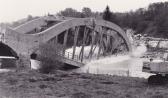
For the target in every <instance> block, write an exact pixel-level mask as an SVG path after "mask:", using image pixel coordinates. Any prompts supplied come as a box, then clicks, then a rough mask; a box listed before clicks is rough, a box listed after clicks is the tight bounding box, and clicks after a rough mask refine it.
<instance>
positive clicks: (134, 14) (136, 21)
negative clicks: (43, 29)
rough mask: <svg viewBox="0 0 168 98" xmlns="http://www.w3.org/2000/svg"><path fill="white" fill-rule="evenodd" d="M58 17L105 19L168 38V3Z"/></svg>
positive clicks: (70, 12)
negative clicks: (129, 9) (131, 9)
mask: <svg viewBox="0 0 168 98" xmlns="http://www.w3.org/2000/svg"><path fill="white" fill-rule="evenodd" d="M57 15H58V16H65V17H75V18H86V17H94V18H99V19H104V20H107V21H110V22H113V23H115V24H117V25H119V26H121V27H122V28H123V29H125V30H126V29H130V28H131V29H133V30H135V32H136V33H139V34H145V35H148V36H153V37H162V38H168V2H158V3H152V4H150V5H149V6H148V7H147V8H139V9H137V10H135V11H129V12H124V13H119V12H115V13H114V12H112V11H111V10H110V7H109V6H107V7H106V8H105V10H104V11H103V12H93V11H92V10H91V9H90V8H88V7H84V8H83V9H82V11H81V12H80V11H77V10H75V9H73V8H66V9H64V10H62V11H60V12H58V13H57ZM34 18H37V17H32V16H31V15H29V16H28V17H27V21H30V20H32V19H34ZM24 20H25V19H24ZM24 22H25V21H24ZM22 23H23V22H20V21H15V22H13V23H12V24H10V26H11V27H16V26H18V25H19V24H22Z"/></svg>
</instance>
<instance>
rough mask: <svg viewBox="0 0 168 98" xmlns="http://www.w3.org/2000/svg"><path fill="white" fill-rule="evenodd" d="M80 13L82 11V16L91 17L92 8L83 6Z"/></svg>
mask: <svg viewBox="0 0 168 98" xmlns="http://www.w3.org/2000/svg"><path fill="white" fill-rule="evenodd" d="M82 13H83V15H84V17H91V16H92V10H91V9H90V8H88V7H84V8H83V9H82Z"/></svg>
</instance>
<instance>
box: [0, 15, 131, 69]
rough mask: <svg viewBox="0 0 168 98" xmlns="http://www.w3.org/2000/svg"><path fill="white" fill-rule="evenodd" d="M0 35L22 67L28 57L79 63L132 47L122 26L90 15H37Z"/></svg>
mask: <svg viewBox="0 0 168 98" xmlns="http://www.w3.org/2000/svg"><path fill="white" fill-rule="evenodd" d="M1 35H2V36H1V43H2V44H4V45H5V46H8V47H10V49H11V51H12V53H13V56H15V57H18V58H19V61H20V62H22V63H21V64H20V66H23V65H24V66H26V67H28V66H30V65H29V62H30V59H31V58H33V59H37V60H44V59H51V60H53V61H55V60H57V61H61V62H63V63H66V64H70V65H74V66H77V67H81V66H83V65H84V64H86V63H88V62H89V61H90V60H93V59H100V58H102V57H106V56H110V55H114V54H120V53H127V52H130V51H132V49H131V44H130V42H129V40H128V38H127V36H126V34H125V32H124V30H122V29H121V28H120V27H119V26H117V25H116V24H114V23H111V22H107V21H104V20H98V19H94V18H69V19H65V18H62V19H57V18H55V17H53V16H47V17H41V18H37V19H34V20H31V21H29V22H27V23H24V24H22V25H20V26H18V27H15V28H9V27H8V28H6V29H5V31H4V32H2V33H1ZM13 51H14V52H15V53H14V52H13Z"/></svg>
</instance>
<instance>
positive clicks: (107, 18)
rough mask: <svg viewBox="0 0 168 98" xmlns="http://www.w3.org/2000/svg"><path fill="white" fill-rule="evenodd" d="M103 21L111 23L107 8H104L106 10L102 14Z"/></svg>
mask: <svg viewBox="0 0 168 98" xmlns="http://www.w3.org/2000/svg"><path fill="white" fill-rule="evenodd" d="M103 19H104V20H107V21H111V12H110V9H109V6H107V7H106V10H105V11H104V12H103Z"/></svg>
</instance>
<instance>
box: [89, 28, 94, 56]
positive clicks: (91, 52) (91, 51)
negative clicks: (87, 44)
mask: <svg viewBox="0 0 168 98" xmlns="http://www.w3.org/2000/svg"><path fill="white" fill-rule="evenodd" d="M94 33H95V30H94V29H93V31H92V44H91V48H90V52H89V55H88V57H89V58H92V55H93V45H94V42H95V34H94Z"/></svg>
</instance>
